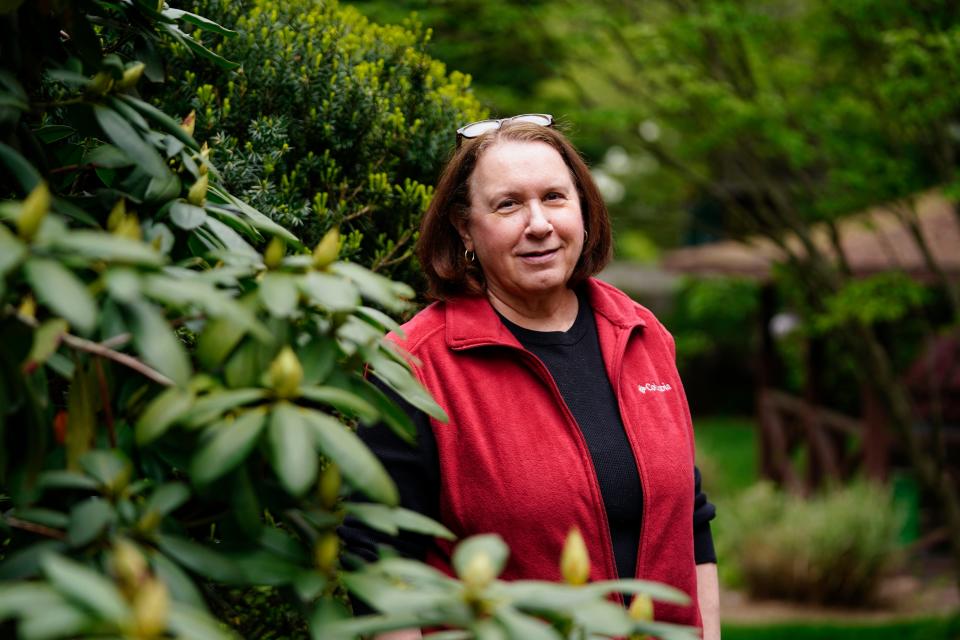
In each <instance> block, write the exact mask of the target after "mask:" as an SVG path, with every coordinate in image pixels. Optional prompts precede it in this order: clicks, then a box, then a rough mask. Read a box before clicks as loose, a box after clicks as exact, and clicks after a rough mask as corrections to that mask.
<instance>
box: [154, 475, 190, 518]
mask: <svg viewBox="0 0 960 640" xmlns="http://www.w3.org/2000/svg"><path fill="white" fill-rule="evenodd" d="M189 499H190V489H188V488H187V485H185V484H183V483H182V482H168V483H166V484H162V485H160V486H159V487H157V488H156V489H155V490H154V492H153V493H151V494H150V498H149V499H148V500H147V504H146V505H145V506H144V508H145V509H146V510H147V511H152V512H154V513H158V514H160V515H161V516H165V515H167V514H168V513H173V512H174V511H176V510H177V509H178V508H179V507H180V506H181V505H182V504H183V503H185V502H186V501H187V500H189Z"/></svg>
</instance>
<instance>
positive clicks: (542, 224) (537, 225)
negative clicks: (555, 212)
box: [527, 200, 553, 236]
mask: <svg viewBox="0 0 960 640" xmlns="http://www.w3.org/2000/svg"><path fill="white" fill-rule="evenodd" d="M527 210H528V211H529V212H530V215H529V217H528V218H527V233H529V234H531V235H534V236H545V235H547V234H548V233H550V232H551V231H553V225H552V224H551V223H550V218H549V217H548V216H547V212H546V211H545V210H544V208H543V204H542V203H541V202H540V200H533V201H531V202H530V203H529V204H528V206H527Z"/></svg>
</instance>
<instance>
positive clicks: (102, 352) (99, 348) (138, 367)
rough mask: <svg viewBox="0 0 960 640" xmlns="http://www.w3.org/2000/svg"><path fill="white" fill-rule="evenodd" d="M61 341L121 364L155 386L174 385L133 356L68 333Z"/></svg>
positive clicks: (79, 349)
mask: <svg viewBox="0 0 960 640" xmlns="http://www.w3.org/2000/svg"><path fill="white" fill-rule="evenodd" d="M63 341H64V343H66V344H67V345H68V346H70V347H73V348H74V349H77V350H78V351H86V352H87V353H92V354H94V355H97V356H100V357H101V358H106V359H108V360H113V361H114V362H117V363H119V364H122V365H123V366H125V367H128V368H130V369H133V370H134V371H136V372H137V373H139V374H140V375H142V376H143V377H145V378H149V379H150V380H153V381H154V382H156V383H157V384H162V385H163V386H165V387H172V386H173V385H174V382H173V380H171V379H170V378H168V377H167V376H165V375H163V374H162V373H160V372H159V371H157V370H156V369H153V368H151V367H148V366H147V365H145V364H144V363H142V362H140V361H139V360H137V359H136V358H134V357H133V356H130V355H127V354H126V353H121V352H119V351H114V350H113V349H110V348H109V347H105V346H103V345H102V344H100V343H98V342H93V341H92V340H87V339H85V338H80V337H78V336H75V335H73V334H70V333H65V334H63Z"/></svg>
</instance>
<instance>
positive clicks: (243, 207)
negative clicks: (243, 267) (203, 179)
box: [207, 184, 303, 249]
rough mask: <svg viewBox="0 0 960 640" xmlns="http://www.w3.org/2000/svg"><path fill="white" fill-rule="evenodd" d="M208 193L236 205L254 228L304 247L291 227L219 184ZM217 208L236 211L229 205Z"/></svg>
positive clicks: (288, 242)
mask: <svg viewBox="0 0 960 640" xmlns="http://www.w3.org/2000/svg"><path fill="white" fill-rule="evenodd" d="M207 195H208V196H210V197H211V198H213V199H215V200H217V201H220V202H223V203H224V204H228V205H230V206H232V207H236V209H237V211H239V212H240V213H242V214H243V215H245V216H247V218H249V219H250V224H251V225H252V226H253V227H254V228H256V229H258V230H260V231H263V232H264V233H267V234H268V235H271V236H280V237H281V238H283V239H284V240H286V242H287V244H289V245H291V246H294V247H297V248H298V249H302V248H303V243H302V242H300V240H299V239H298V238H297V236H295V235H293V234H292V233H291V232H290V230H289V229H287V228H285V227H283V226H281V225H279V224H277V223H276V222H274V221H273V220H271V219H270V218H269V217H267V216H265V215H264V214H262V213H260V212H259V211H257V210H256V209H254V208H253V207H251V206H250V205H249V204H247V203H246V202H244V201H243V200H240V199H239V198H235V197H234V196H232V195H231V194H230V193H228V192H226V191H224V190H222V189H220V188H219V187H218V186H217V185H213V184H211V185H210V187H209V189H208V190H207ZM217 208H222V209H224V210H225V211H228V212H230V213H235V212H234V211H233V210H232V209H229V208H227V207H217Z"/></svg>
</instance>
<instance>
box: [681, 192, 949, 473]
mask: <svg viewBox="0 0 960 640" xmlns="http://www.w3.org/2000/svg"><path fill="white" fill-rule="evenodd" d="M916 211H917V220H918V221H919V227H918V228H917V231H919V232H920V233H922V235H923V237H924V238H925V240H926V245H927V247H928V248H929V250H930V252H931V254H932V255H930V256H924V255H923V253H922V252H921V249H920V246H919V244H918V243H917V242H916V240H915V239H914V237H913V236H912V235H911V230H910V229H908V228H907V227H905V226H904V225H903V224H902V223H901V221H900V220H899V219H898V217H897V216H896V215H894V214H893V213H891V207H878V208H876V209H872V210H870V211H867V212H864V213H862V214H857V215H855V216H851V217H849V218H847V219H845V220H844V221H842V222H841V223H840V224H839V225H838V231H839V240H840V246H841V247H842V251H843V254H844V257H845V259H846V261H847V263H848V265H849V267H850V269H851V271H852V272H853V273H854V275H858V276H867V275H871V274H875V273H880V272H885V271H902V272H904V273H906V274H908V275H910V276H911V277H913V278H915V279H917V280H920V281H926V280H932V279H934V276H935V274H934V273H931V271H930V269H929V268H928V265H929V264H930V261H931V260H932V261H933V262H934V264H936V265H938V269H939V270H940V271H941V274H945V275H947V276H948V277H951V278H958V277H960V216H958V214H957V213H956V212H955V211H954V208H953V205H952V203H950V202H949V201H948V200H947V199H946V198H945V197H943V196H942V195H941V194H940V193H939V192H936V191H934V192H929V193H926V194H923V195H921V196H919V197H918V198H917V201H916ZM814 236H815V238H816V240H817V242H818V243H819V244H820V246H821V247H822V248H823V249H824V252H825V253H827V254H828V255H830V254H832V253H833V252H832V251H831V250H830V247H831V243H830V242H829V238H828V236H827V230H826V229H819V230H814ZM928 258H929V259H928ZM783 259H784V256H783V255H782V253H781V251H780V249H778V248H777V247H776V245H774V244H773V243H772V242H770V241H769V240H765V239H749V240H747V241H745V242H735V241H723V242H716V243H711V244H706V245H701V246H697V247H688V248H684V249H679V250H676V251H673V252H670V253H669V254H667V256H666V257H665V258H664V260H663V267H664V268H665V269H667V270H668V271H673V272H677V273H686V274H695V275H701V276H710V275H718V276H740V277H747V278H752V279H754V280H757V281H759V282H760V283H761V284H762V289H761V291H762V293H761V313H760V322H759V326H758V331H759V334H760V341H759V343H760V349H759V353H757V354H756V355H755V357H756V390H755V407H756V414H757V424H758V427H759V429H760V434H759V436H760V438H759V439H760V451H759V455H760V470H761V472H762V473H763V475H764V476H765V477H767V478H770V479H772V480H773V481H775V482H778V483H780V484H782V485H784V486H786V487H788V488H791V489H794V490H797V491H803V490H810V489H812V488H814V487H817V486H819V485H820V484H821V483H823V482H824V481H825V480H827V479H830V478H837V479H842V478H845V477H848V476H849V475H851V474H852V473H854V472H855V471H856V470H858V469H862V470H863V471H864V472H865V473H866V474H867V475H869V476H872V477H876V478H880V479H883V478H885V477H886V475H887V473H888V471H889V466H890V460H891V454H892V453H893V452H894V446H895V443H894V441H893V438H892V436H891V433H890V430H889V428H888V426H887V421H886V416H885V412H884V410H883V408H882V403H881V402H880V399H879V398H876V397H874V394H873V392H872V391H871V390H870V389H869V387H867V386H866V385H864V386H863V387H862V389H861V399H862V401H861V415H860V416H859V417H851V416H846V415H843V414H840V413H838V412H836V411H833V410H830V409H828V408H826V407H824V406H822V405H821V390H820V389H818V388H817V383H816V381H817V379H818V376H817V375H816V374H817V372H818V371H821V370H822V369H823V367H824V366H825V363H824V362H823V349H822V344H820V343H819V342H818V341H816V340H811V341H809V342H808V344H807V350H806V362H805V365H806V375H805V386H804V389H803V395H802V396H794V395H790V394H788V393H785V392H783V391H781V390H778V389H777V388H776V387H775V369H776V366H775V361H776V350H775V348H774V339H773V336H772V334H771V320H772V319H773V318H774V316H775V314H776V312H777V309H776V299H775V295H774V289H773V286H772V283H771V279H772V266H773V265H774V264H775V263H777V262H780V261H782V260H783ZM941 274H936V275H938V276H939V275H941ZM958 391H960V389H958ZM951 433H952V435H951V434H947V438H948V439H949V438H950V437H953V438H955V439H957V440H958V443H957V444H958V445H960V434H957V433H956V432H951ZM798 460H804V461H805V464H804V465H803V467H804V468H803V469H799V468H798V467H799V465H798Z"/></svg>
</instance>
